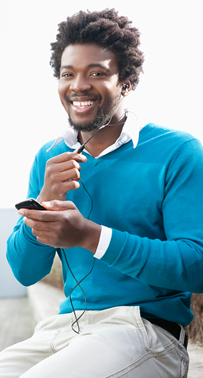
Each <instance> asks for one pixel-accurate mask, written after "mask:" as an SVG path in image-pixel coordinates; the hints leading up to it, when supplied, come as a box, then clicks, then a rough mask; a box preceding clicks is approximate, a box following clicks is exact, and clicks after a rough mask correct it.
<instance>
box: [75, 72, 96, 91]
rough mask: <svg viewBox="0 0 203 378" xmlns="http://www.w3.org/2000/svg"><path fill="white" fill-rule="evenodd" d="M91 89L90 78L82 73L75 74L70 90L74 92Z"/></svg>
mask: <svg viewBox="0 0 203 378" xmlns="http://www.w3.org/2000/svg"><path fill="white" fill-rule="evenodd" d="M89 89H91V84H90V82H89V81H88V78H87V77H85V76H84V75H82V74H78V75H77V76H75V78H74V79H73V80H72V82H71V85H70V90H71V91H73V92H84V91H86V90H89Z"/></svg>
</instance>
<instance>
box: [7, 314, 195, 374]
mask: <svg viewBox="0 0 203 378" xmlns="http://www.w3.org/2000/svg"><path fill="white" fill-rule="evenodd" d="M77 315H79V312H77ZM73 322H74V317H73V314H65V315H57V316H54V317H51V318H48V319H46V320H43V321H42V322H40V323H39V324H38V325H37V327H36V329H35V333H34V335H33V336H32V337H31V338H30V339H28V340H26V341H23V342H21V343H18V344H15V345H13V346H11V347H9V348H7V349H5V350H4V351H3V352H1V353H0V377H1V378H19V377H21V378H67V377H68V378H104V377H106V378H107V377H114V378H118V377H128V378H135V377H136V378H159V377H160V378H170V377H171V378H172V377H173V378H174V377H175V378H176V377H177V378H183V377H184V378H185V377H187V370H188V361H189V359H188V354H187V351H186V349H185V348H184V346H183V345H182V340H179V341H178V340H177V339H176V338H174V337H173V336H172V335H171V334H170V333H168V332H167V331H165V330H163V329H162V328H160V327H158V326H155V325H152V324H151V323H150V322H149V321H147V320H145V319H143V318H141V316H140V310H139V307H116V308H111V309H107V310H104V311H87V312H86V313H85V314H84V315H83V317H82V318H81V319H80V321H79V323H80V328H81V331H80V333H79V334H77V333H75V332H74V331H73V330H72V328H71V324H72V323H73ZM184 332H185V331H184V330H182V332H181V335H182V336H181V338H183V335H184Z"/></svg>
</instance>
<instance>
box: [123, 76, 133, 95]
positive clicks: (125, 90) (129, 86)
mask: <svg viewBox="0 0 203 378" xmlns="http://www.w3.org/2000/svg"><path fill="white" fill-rule="evenodd" d="M131 90H132V83H131V81H130V80H127V81H125V83H123V84H122V85H121V95H122V96H128V94H129V93H130V91H131Z"/></svg>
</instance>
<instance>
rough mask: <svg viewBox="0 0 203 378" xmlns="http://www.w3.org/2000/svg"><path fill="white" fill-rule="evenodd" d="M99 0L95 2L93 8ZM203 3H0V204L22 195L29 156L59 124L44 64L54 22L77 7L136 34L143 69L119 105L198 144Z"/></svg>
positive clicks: (61, 117) (62, 118)
mask: <svg viewBox="0 0 203 378" xmlns="http://www.w3.org/2000/svg"><path fill="white" fill-rule="evenodd" d="M98 4H100V5H98ZM202 4H203V1H202V0H190V1H188V0H133V1H132V0H125V1H120V0H116V1H114V0H111V1H110V0H102V1H101V2H97V1H89V0H86V1H81V0H77V1H75V2H71V1H70V0H66V1H64V0H56V1H51V0H49V1H48V0H46V1H43V0H40V1H37V0H35V1H30V0H18V1H16V0H13V1H12V0H5V1H1V0H0V38H1V59H0V64H1V69H0V79H1V82H0V83H1V84H0V100H1V102H0V104H1V112H0V124H1V139H0V143H1V148H0V164H1V165H0V172H1V185H0V208H4V207H13V206H14V204H15V203H16V202H18V201H21V200H23V199H24V198H25V197H26V193H27V185H28V176H29V170H30V166H31V164H32V161H33V159H34V155H35V153H36V152H37V150H38V149H39V148H40V147H41V145H42V144H44V143H45V142H47V141H48V140H50V139H54V138H55V137H57V136H58V135H59V134H60V133H61V131H63V130H64V129H65V128H66V119H67V117H66V113H65V111H64V110H63V108H62V106H61V104H60V101H59V99H58V94H57V81H56V79H55V78H53V74H52V69H51V67H50V66H49V59H50V42H54V41H55V36H56V33H57V24H58V23H60V22H61V21H63V20H65V19H66V17H67V16H68V15H72V14H73V13H76V12H78V11H79V10H80V9H83V10H87V9H89V10H91V11H92V10H102V9H105V8H107V7H110V8H115V9H116V10H118V11H119V13H120V14H122V15H125V16H128V17H129V18H130V19H131V20H132V21H133V24H134V25H135V26H136V27H138V28H139V30H140V32H141V49H142V50H143V51H144V53H145V64H144V74H143V75H141V80H140V83H139V85H138V87H137V89H136V91H135V92H134V93H131V94H130V96H129V98H128V99H126V105H127V106H128V108H129V109H131V110H133V111H134V112H135V113H136V114H137V116H138V118H140V119H141V120H143V122H144V123H147V122H156V123H158V124H161V125H163V126H167V127H171V128H176V129H181V130H185V131H187V132H190V133H191V134H193V135H195V136H196V137H197V138H199V139H200V140H201V141H202V142H203V131H202V129H203V122H202V108H203V101H202V88H203V74H202V71H203V52H202V46H203V43H202V39H203V23H202Z"/></svg>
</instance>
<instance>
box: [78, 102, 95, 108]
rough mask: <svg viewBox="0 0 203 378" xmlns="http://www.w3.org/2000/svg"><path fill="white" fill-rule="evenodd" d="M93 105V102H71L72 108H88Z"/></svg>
mask: <svg viewBox="0 0 203 378" xmlns="http://www.w3.org/2000/svg"><path fill="white" fill-rule="evenodd" d="M93 103H94V101H82V102H79V101H73V106H76V107H82V106H90V105H92V104H93Z"/></svg>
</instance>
